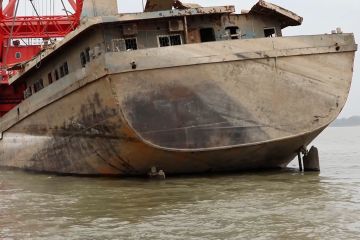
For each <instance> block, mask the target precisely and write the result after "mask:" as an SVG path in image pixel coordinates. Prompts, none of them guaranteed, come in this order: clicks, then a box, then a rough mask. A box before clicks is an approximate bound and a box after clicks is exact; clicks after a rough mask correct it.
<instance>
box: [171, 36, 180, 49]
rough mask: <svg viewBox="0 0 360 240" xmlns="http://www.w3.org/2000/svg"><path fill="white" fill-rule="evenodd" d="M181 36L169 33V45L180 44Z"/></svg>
mask: <svg viewBox="0 0 360 240" xmlns="http://www.w3.org/2000/svg"><path fill="white" fill-rule="evenodd" d="M181 44H182V42H181V36H180V34H177V35H170V45H171V46H175V45H181Z"/></svg>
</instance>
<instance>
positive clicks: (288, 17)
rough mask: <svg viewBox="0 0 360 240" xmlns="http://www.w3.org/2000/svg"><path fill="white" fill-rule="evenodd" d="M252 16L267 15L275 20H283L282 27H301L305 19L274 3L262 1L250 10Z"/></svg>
mask: <svg viewBox="0 0 360 240" xmlns="http://www.w3.org/2000/svg"><path fill="white" fill-rule="evenodd" d="M250 14H260V15H267V16H270V17H273V18H277V19H281V21H282V27H287V26H298V25H301V23H302V21H303V18H302V17H300V16H298V15H297V14H296V13H294V12H291V11H289V10H287V9H284V8H282V7H280V6H277V5H275V4H272V3H268V2H265V1H263V0H260V1H259V2H258V3H257V4H255V5H254V6H253V7H252V9H251V10H250Z"/></svg>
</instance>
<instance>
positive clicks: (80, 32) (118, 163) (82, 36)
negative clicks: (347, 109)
mask: <svg viewBox="0 0 360 240" xmlns="http://www.w3.org/2000/svg"><path fill="white" fill-rule="evenodd" d="M0 2H1V1H0ZM69 2H70V5H71V6H72V8H73V9H72V10H73V12H74V13H72V14H68V13H67V14H66V15H64V16H53V17H51V16H34V17H33V18H29V17H27V18H26V17H19V16H17V14H14V13H16V9H17V6H16V5H17V4H18V2H17V1H16V0H11V1H10V2H9V5H8V6H6V7H5V8H4V9H1V12H0V34H1V35H0V40H1V43H2V45H1V49H0V53H1V54H0V56H1V59H0V65H1V72H0V74H1V79H0V82H1V85H0V116H1V118H0V166H1V167H10V168H19V169H24V170H31V171H37V172H52V173H59V174H78V175H113V176H141V175H146V174H147V173H148V172H149V171H150V170H151V169H152V170H153V171H154V169H158V170H160V169H161V170H163V172H165V173H166V174H167V175H171V174H188V173H208V172H234V171H243V170H253V169H274V168H284V167H286V166H287V165H288V164H289V162H290V161H292V160H293V159H294V158H295V157H297V156H298V155H303V154H305V157H308V151H307V148H308V146H309V144H310V143H311V142H312V141H313V140H314V139H315V138H316V137H317V136H318V135H319V134H320V133H321V132H322V131H323V130H324V129H325V128H326V127H327V126H328V125H329V124H330V123H331V122H332V121H333V120H335V119H336V117H337V116H338V115H339V113H340V112H341V110H342V108H343V107H344V105H345V102H346V100H347V96H348V93H349V89H350V86H351V81H352V75H353V64H354V56H355V52H356V50H357V45H356V43H355V40H354V35H353V34H351V33H342V32H341V31H340V30H339V29H338V31H335V32H332V33H329V34H322V35H311V36H291V37H284V36H282V30H283V29H284V28H286V27H289V26H298V25H301V23H302V21H303V19H302V18H301V17H300V16H298V15H297V14H295V13H293V12H291V11H289V10H286V9H284V8H281V7H279V6H276V5H274V4H271V3H268V2H265V1H262V0H261V1H259V2H258V3H256V4H255V6H254V7H252V8H251V10H249V11H242V12H241V13H236V12H235V8H234V6H218V7H202V6H199V5H197V4H186V3H182V2H180V1H173V0H148V1H147V3H146V6H145V7H144V11H143V12H140V13H127V14H118V13H117V6H116V1H115V0H106V1H97V0H96V1H90V0H84V1H82V0H77V1H69ZM34 7H35V6H34ZM24 22H26V24H24ZM34 26H36V27H34ZM35 37H36V38H40V39H42V40H43V42H42V43H41V44H27V45H24V44H22V41H21V40H19V39H30V38H35ZM59 37H63V39H62V40H60V41H59V40H58V41H53V39H55V38H59ZM315 158H316V156H315ZM155 172H156V170H155Z"/></svg>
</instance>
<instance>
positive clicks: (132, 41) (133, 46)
mask: <svg viewBox="0 0 360 240" xmlns="http://www.w3.org/2000/svg"><path fill="white" fill-rule="evenodd" d="M125 48H126V50H137V49H138V47H137V39H136V38H127V39H125Z"/></svg>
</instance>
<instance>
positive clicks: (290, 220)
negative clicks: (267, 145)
mask: <svg viewBox="0 0 360 240" xmlns="http://www.w3.org/2000/svg"><path fill="white" fill-rule="evenodd" d="M315 145H316V146H317V147H319V149H320V154H321V156H320V157H321V165H322V166H321V167H322V172H321V173H320V174H317V173H305V174H302V173H299V172H297V171H296V170H294V169H289V170H286V171H281V172H280V171H277V172H260V173H242V174H238V175H229V176H198V177H186V178H170V179H167V180H165V181H148V180H144V179H127V180H119V179H107V178H75V177H60V176H53V175H38V174H30V173H24V172H18V171H5V170H0V239H102V240H104V239H170V240H171V239H359V237H360V128H330V129H328V130H327V131H326V132H325V133H324V134H323V135H322V136H321V137H320V138H319V139H318V140H317V141H316V143H315ZM290 167H293V168H295V167H297V165H296V162H294V163H292V164H291V165H290Z"/></svg>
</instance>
